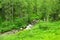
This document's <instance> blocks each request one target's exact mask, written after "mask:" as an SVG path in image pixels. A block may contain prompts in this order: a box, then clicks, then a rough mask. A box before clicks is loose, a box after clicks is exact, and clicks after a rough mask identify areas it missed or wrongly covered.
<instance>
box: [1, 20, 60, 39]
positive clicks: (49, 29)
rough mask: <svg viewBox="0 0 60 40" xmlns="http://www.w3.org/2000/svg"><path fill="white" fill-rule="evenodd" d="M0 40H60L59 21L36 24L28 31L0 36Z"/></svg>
mask: <svg viewBox="0 0 60 40" xmlns="http://www.w3.org/2000/svg"><path fill="white" fill-rule="evenodd" d="M0 40H60V21H56V22H43V21H41V22H38V23H36V24H35V25H33V27H32V28H31V29H29V30H26V29H25V30H23V31H20V32H18V33H16V34H9V35H7V34H4V35H0Z"/></svg>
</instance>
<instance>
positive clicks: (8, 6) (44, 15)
mask: <svg viewBox="0 0 60 40" xmlns="http://www.w3.org/2000/svg"><path fill="white" fill-rule="evenodd" d="M35 19H36V20H43V21H57V20H60V0H0V32H5V31H7V30H12V29H17V28H20V27H24V26H26V25H28V24H29V23H31V21H33V20H35Z"/></svg>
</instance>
